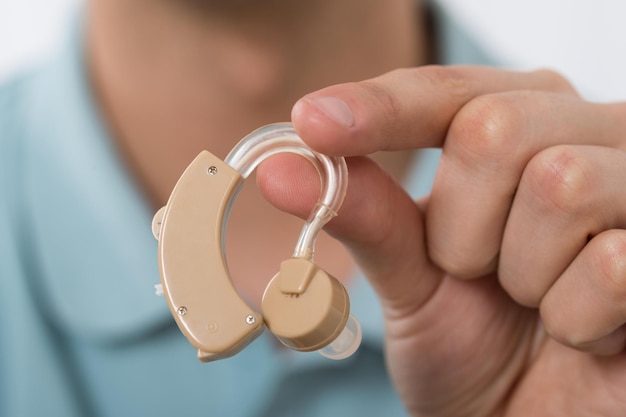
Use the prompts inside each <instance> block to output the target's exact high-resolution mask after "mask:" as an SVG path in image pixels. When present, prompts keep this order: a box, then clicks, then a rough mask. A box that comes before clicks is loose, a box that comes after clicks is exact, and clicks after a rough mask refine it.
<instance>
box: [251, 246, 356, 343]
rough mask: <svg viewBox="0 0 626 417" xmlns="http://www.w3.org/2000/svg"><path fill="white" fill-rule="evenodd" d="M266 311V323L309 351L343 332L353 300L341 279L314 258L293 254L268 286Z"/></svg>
mask: <svg viewBox="0 0 626 417" xmlns="http://www.w3.org/2000/svg"><path fill="white" fill-rule="evenodd" d="M283 281H285V283H283ZM300 284H302V285H300ZM283 290H287V291H283ZM262 311H263V317H264V319H265V324H266V325H267V327H268V328H269V330H270V331H271V332H272V333H274V335H276V336H277V337H278V338H279V339H280V341H281V342H282V343H283V344H285V345H286V346H288V347H290V348H291V349H294V350H299V351H307V352H308V351H313V350H318V349H321V348H323V347H324V346H326V345H328V344H329V343H331V342H332V341H333V340H334V339H335V338H336V337H337V336H338V335H339V334H340V333H341V331H342V330H343V328H344V327H345V325H346V322H347V320H348V316H349V312H350V301H349V298H348V293H347V292H346V290H345V288H344V287H343V285H341V283H340V282H339V281H337V279H335V278H334V277H332V276H330V275H329V274H328V273H326V272H325V271H324V270H323V269H321V268H319V267H318V266H317V265H315V264H313V263H312V262H311V261H308V260H306V259H302V258H292V259H288V260H286V261H284V262H283V263H282V264H281V269H280V272H279V273H278V274H277V275H276V276H275V277H274V278H273V279H272V281H271V282H270V283H269V285H268V286H267V288H266V290H265V294H264V295H263V302H262Z"/></svg>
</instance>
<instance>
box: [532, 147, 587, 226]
mask: <svg viewBox="0 0 626 417" xmlns="http://www.w3.org/2000/svg"><path fill="white" fill-rule="evenodd" d="M590 170H591V165H590V163H589V161H588V160H587V158H586V157H585V156H584V155H582V154H581V153H580V152H578V151H577V150H576V148H575V147H572V146H568V145H560V146H553V147H551V148H547V149H544V150H543V151H541V152H539V153H538V154H537V155H535V156H534V157H533V158H532V159H531V160H530V162H529V163H528V165H527V166H526V169H525V171H524V178H523V180H524V181H525V182H527V183H528V184H529V185H530V186H531V189H532V191H533V192H534V194H535V197H536V199H537V202H538V207H539V208H540V209H542V210H543V211H546V212H550V213H553V212H555V211H557V212H561V213H563V214H567V215H568V216H570V217H572V216H578V215H580V212H581V210H583V209H584V204H585V199H584V198H582V197H583V196H586V195H589V192H590V191H591V189H590V188H591V186H592V182H591V180H590V178H591V175H590V172H591V171H590Z"/></svg>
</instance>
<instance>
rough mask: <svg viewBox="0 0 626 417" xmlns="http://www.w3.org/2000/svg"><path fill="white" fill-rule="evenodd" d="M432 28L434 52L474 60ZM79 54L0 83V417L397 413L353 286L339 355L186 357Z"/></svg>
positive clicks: (367, 294) (413, 185)
mask: <svg viewBox="0 0 626 417" xmlns="http://www.w3.org/2000/svg"><path fill="white" fill-rule="evenodd" d="M445 28H446V29H445V31H444V32H443V33H442V34H440V35H441V36H442V39H443V42H444V46H445V48H444V49H445V50H446V51H448V52H450V51H452V52H453V55H462V54H466V55H467V54H469V57H462V58H461V61H462V62H484V61H483V58H482V57H481V56H480V55H479V54H477V53H475V52H476V50H472V49H471V48H473V46H467V47H465V48H463V47H461V48H459V46H458V45H461V44H463V42H465V41H466V39H465V37H464V36H463V35H462V34H460V33H459V32H457V29H456V28H455V27H454V26H450V25H445ZM75 35H77V34H75ZM468 45H469V44H468ZM81 48H82V44H81V41H80V36H73V37H70V40H69V42H68V43H67V45H66V47H65V48H64V49H63V50H62V51H61V53H59V54H58V55H57V56H56V57H54V59H52V60H50V62H47V63H46V64H45V65H42V66H41V67H39V68H37V69H35V70H34V71H32V72H30V73H28V74H24V75H23V76H21V77H20V78H18V79H15V80H13V81H12V82H10V83H8V84H7V85H5V86H3V87H2V88H0V196H2V199H1V200H0V415H2V416H20V417H28V416H37V417H39V416H43V415H52V416H64V417H71V416H102V417H106V416H116V417H120V416H172V415H185V416H229V417H236V416H273V417H278V416H331V415H342V416H403V415H406V413H405V411H404V410H403V407H402V405H401V403H400V400H399V398H398V396H397V394H396V393H395V391H394V390H393V387H392V386H391V384H390V382H389V378H388V376H387V372H386V369H385V366H384V361H383V352H382V338H383V336H382V329H383V322H382V315H381V311H380V307H379V305H378V301H377V299H376V297H375V295H374V293H373V292H372V290H371V288H370V287H369V285H368V284H367V283H366V281H365V280H364V279H361V278H359V279H356V280H355V283H354V284H353V285H352V286H351V288H349V291H350V293H351V300H352V313H353V314H354V315H355V316H357V317H358V318H359V320H360V322H361V324H362V326H363V331H364V341H363V344H362V346H361V348H360V350H359V352H358V354H356V355H355V356H354V357H352V358H350V359H347V360H344V361H338V362H335V361H330V360H327V359H324V358H322V357H321V356H319V355H317V354H316V353H307V354H303V353H295V352H287V351H280V350H277V349H275V342H274V341H273V340H272V336H271V335H270V334H269V333H268V332H266V333H265V334H264V335H263V336H261V338H260V339H258V340H256V341H255V342H254V343H253V344H252V345H250V346H249V347H247V348H246V349H245V350H243V351H242V352H241V353H239V354H238V355H236V356H235V357H233V358H230V359H226V360H222V361H219V362H215V363H211V364H208V365H203V364H201V363H199V362H198V361H197V359H196V354H195V350H194V349H193V348H192V347H191V345H190V344H189V343H188V342H187V340H186V339H185V338H184V337H183V336H182V335H181V333H180V331H179V330H178V328H177V327H176V326H175V324H174V321H173V319H172V318H171V316H170V313H169V310H168V309H167V306H166V303H165V300H164V299H163V298H159V297H155V296H154V292H153V285H154V284H156V283H157V282H158V280H159V275H158V269H157V259H156V245H157V242H156V241H155V239H154V238H153V237H152V234H151V230H150V225H151V220H152V216H153V212H152V209H151V207H149V206H148V204H147V203H146V201H144V200H143V199H142V194H141V192H140V191H139V188H138V187H137V185H136V184H135V183H134V182H133V180H132V177H131V175H130V174H129V172H128V171H127V169H126V167H125V166H124V165H123V163H122V161H121V159H120V158H119V156H118V154H117V153H116V150H115V148H114V147H113V145H112V141H111V140H109V133H108V132H107V129H106V126H105V125H104V124H103V123H102V121H101V120H100V119H99V114H98V112H97V109H96V108H95V106H94V103H93V101H92V97H91V92H90V90H89V86H88V84H87V81H86V75H85V68H84V66H83V62H82V59H83V56H82V50H81ZM455 48H456V50H457V52H454V51H455ZM444 59H445V60H446V61H447V62H451V61H453V60H451V57H450V56H449V55H446V56H445V57H444ZM437 160H438V153H437V152H436V151H434V152H433V151H423V152H420V154H419V156H418V160H417V161H416V163H415V166H414V172H413V173H412V174H411V175H410V178H411V180H410V181H409V183H408V184H407V187H408V189H409V190H410V192H411V193H412V194H413V195H414V196H417V195H422V194H425V193H427V192H428V190H429V187H430V183H431V181H432V177H433V173H434V170H435V167H436V164H437Z"/></svg>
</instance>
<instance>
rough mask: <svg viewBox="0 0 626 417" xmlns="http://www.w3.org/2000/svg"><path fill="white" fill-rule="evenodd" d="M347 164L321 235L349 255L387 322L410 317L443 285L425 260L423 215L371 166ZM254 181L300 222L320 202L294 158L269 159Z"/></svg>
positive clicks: (306, 169)
mask: <svg viewBox="0 0 626 417" xmlns="http://www.w3.org/2000/svg"><path fill="white" fill-rule="evenodd" d="M347 163H348V172H349V183H348V191H347V194H346V197H345V200H344V203H343V205H342V207H341V209H340V210H339V213H338V216H337V217H336V218H334V219H333V220H332V221H331V222H330V223H329V224H328V225H327V226H326V227H325V230H326V231H327V232H328V233H330V234H331V235H332V236H333V237H335V238H337V239H339V240H340V241H341V242H342V243H343V244H345V245H346V247H347V248H348V249H349V251H350V252H351V254H352V255H353V257H354V259H355V260H356V262H357V263H358V264H359V266H360V267H361V268H362V270H363V272H364V273H365V275H366V276H367V277H368V278H369V280H370V282H371V283H372V286H373V288H374V290H375V291H376V292H377V293H378V295H379V297H380V298H381V303H382V305H383V309H384V311H385V314H386V315H387V317H388V318H394V317H398V316H404V315H406V314H408V313H413V312H415V311H416V309H419V307H421V305H423V304H424V303H425V302H426V300H427V299H428V298H429V296H430V295H431V294H432V293H433V292H434V291H435V289H436V288H437V285H438V283H439V281H440V279H441V273H440V271H439V270H438V268H437V267H435V266H434V265H433V264H432V263H431V262H430V261H429V260H428V257H427V256H426V245H425V239H424V221H423V213H422V211H421V210H420V209H419V208H418V206H417V205H416V204H415V202H414V201H413V200H412V199H411V198H410V196H409V195H408V194H407V193H406V192H405V191H404V190H403V189H402V188H401V187H400V186H399V185H398V184H397V183H396V182H395V181H394V180H393V179H392V178H391V177H390V176H389V175H388V174H387V173H386V172H385V171H384V170H383V169H382V168H380V166H378V165H377V164H376V163H375V162H374V161H372V160H370V159H369V158H366V157H352V158H349V159H347ZM257 181H258V184H259V188H260V189H261V192H262V193H263V195H264V196H265V198H266V199H267V200H268V201H269V202H270V203H271V204H273V205H274V206H275V207H277V208H278V209H280V210H283V211H286V212H289V213H291V214H294V215H296V216H299V217H301V218H303V219H306V218H307V217H308V216H309V213H310V211H311V209H312V208H313V206H314V205H315V203H316V201H317V198H318V196H319V189H320V187H319V177H318V175H317V172H316V171H315V169H314V168H313V166H312V165H310V164H309V163H308V162H306V161H305V160H304V159H303V158H300V157H297V156H294V155H288V154H282V155H276V156H273V157H272V158H269V159H268V160H267V161H265V162H264V163H262V164H261V166H259V168H258V170H257Z"/></svg>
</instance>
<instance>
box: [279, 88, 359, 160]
mask: <svg viewBox="0 0 626 417" xmlns="http://www.w3.org/2000/svg"><path fill="white" fill-rule="evenodd" d="M291 120H292V122H293V124H294V127H295V129H296V131H297V132H298V134H299V135H300V136H301V137H302V139H303V140H304V141H305V142H306V143H307V144H308V145H309V146H310V147H311V148H313V149H315V150H316V151H318V152H321V153H324V154H327V155H331V156H344V153H345V152H344V150H343V149H342V146H341V144H342V143H344V142H345V141H346V138H347V137H348V136H350V132H351V130H352V128H353V127H354V125H355V117H354V113H353V111H352V109H351V108H350V106H349V105H348V103H346V101H344V100H342V99H340V98H338V97H335V96H330V95H319V94H309V95H307V96H304V97H303V98H301V99H300V100H298V101H297V102H296V104H295V105H294V106H293V108H292V111H291Z"/></svg>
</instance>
